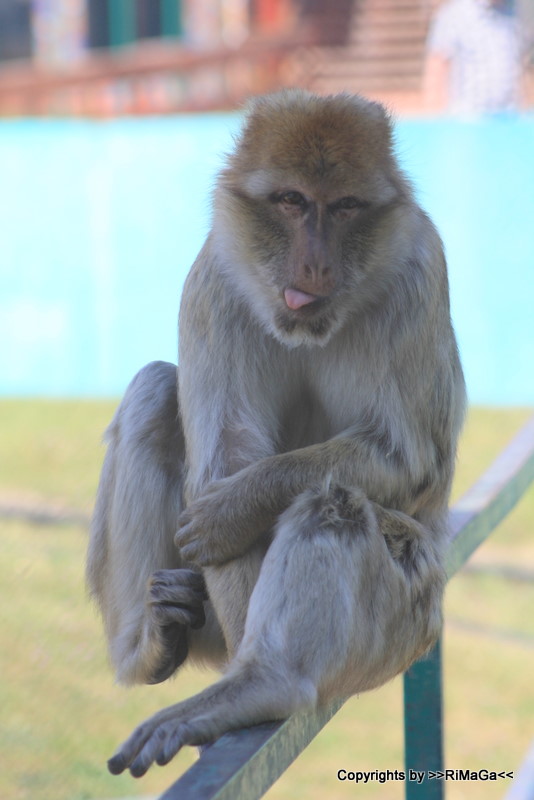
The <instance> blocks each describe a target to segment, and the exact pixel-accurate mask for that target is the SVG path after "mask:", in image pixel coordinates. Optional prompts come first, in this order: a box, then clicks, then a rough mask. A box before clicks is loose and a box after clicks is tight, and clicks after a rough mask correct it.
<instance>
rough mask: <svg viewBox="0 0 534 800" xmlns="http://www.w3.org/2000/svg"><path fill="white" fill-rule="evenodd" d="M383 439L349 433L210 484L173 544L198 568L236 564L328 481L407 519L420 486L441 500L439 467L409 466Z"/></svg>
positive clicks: (444, 483) (183, 520)
mask: <svg viewBox="0 0 534 800" xmlns="http://www.w3.org/2000/svg"><path fill="white" fill-rule="evenodd" d="M387 440H388V437H376V436H375V437H374V439H373V437H365V436H363V435H358V434H356V433H355V432H354V431H347V432H346V433H345V434H343V435H340V436H337V437H335V438H334V439H330V440H328V441H327V442H323V443H321V444H317V445H312V446H310V447H304V448H301V449H298V450H293V451H291V452H288V453H282V454H280V455H275V456H270V457H268V458H264V459H261V460H260V461H258V462H256V463H254V464H251V465H250V466H248V467H246V468H244V469H242V470H240V471H239V472H237V473H235V474H234V475H231V476H230V477H228V478H224V479H222V480H218V481H214V482H213V483H211V484H210V485H209V486H208V487H207V488H206V491H205V492H203V493H202V495H200V496H199V497H198V498H197V499H196V500H195V501H194V502H193V503H191V504H190V505H189V506H188V508H187V509H186V510H185V511H184V512H183V513H182V514H181V516H180V518H179V525H180V529H179V531H178V533H177V534H176V537H175V543H176V544H177V546H178V547H179V548H180V551H181V555H182V557H183V558H184V560H185V561H187V562H192V563H196V564H198V565H200V566H208V565H214V564H221V563H224V562H226V561H230V560H231V559H233V558H237V557H238V556H240V555H242V554H243V553H244V552H246V550H248V548H249V547H250V546H251V545H252V544H253V543H254V542H255V541H256V539H257V538H258V537H259V536H260V535H261V534H262V533H264V532H265V531H267V530H269V529H270V528H271V527H272V526H273V524H274V522H275V520H276V518H277V517H278V515H279V514H281V513H282V512H283V511H284V510H285V509H286V508H287V507H288V506H289V505H290V503H291V501H292V500H293V498H294V497H295V496H296V495H297V494H299V493H300V492H302V491H304V490H305V489H307V488H309V487H317V486H320V485H321V484H322V483H323V482H324V481H325V480H328V479H332V480H333V481H335V482H336V483H339V484H341V485H345V486H348V487H356V486H358V487H361V488H362V489H363V490H364V491H365V492H366V493H367V494H368V496H369V498H370V499H372V500H374V501H376V502H378V503H380V504H383V505H385V506H386V507H390V508H397V509H401V510H404V511H407V512H408V513H414V510H415V509H416V508H417V499H418V494H420V493H421V491H422V490H421V487H422V486H423V484H424V485H425V487H426V486H427V485H430V486H436V487H437V488H438V492H437V493H438V494H439V495H440V500H441V495H442V494H444V493H445V490H446V486H447V485H448V477H447V476H444V475H443V474H440V471H439V470H438V468H437V467H434V468H433V471H431V470H432V466H431V465H427V467H426V469H425V468H424V466H423V465H422V464H419V463H417V460H416V459H412V462H411V463H410V459H409V457H408V456H407V454H406V453H401V452H400V451H399V450H397V449H395V448H394V447H392V448H391V449H390V448H389V445H386V444H385V443H386V442H387ZM414 449H415V448H414ZM443 469H446V468H444V467H442V471H443ZM442 487H443V488H442ZM441 489H442V491H440V490H441Z"/></svg>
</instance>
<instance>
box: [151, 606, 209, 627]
mask: <svg viewBox="0 0 534 800" xmlns="http://www.w3.org/2000/svg"><path fill="white" fill-rule="evenodd" d="M152 608H153V611H154V614H155V617H156V620H157V622H158V623H159V624H160V625H172V624H173V623H176V622H177V623H178V624H179V625H186V626H188V627H189V628H194V629H197V628H202V626H203V625H204V623H205V622H206V614H205V612H204V606H203V604H202V603H200V604H199V605H190V606H186V605H171V604H164V603H162V604H154V605H153V606H152Z"/></svg>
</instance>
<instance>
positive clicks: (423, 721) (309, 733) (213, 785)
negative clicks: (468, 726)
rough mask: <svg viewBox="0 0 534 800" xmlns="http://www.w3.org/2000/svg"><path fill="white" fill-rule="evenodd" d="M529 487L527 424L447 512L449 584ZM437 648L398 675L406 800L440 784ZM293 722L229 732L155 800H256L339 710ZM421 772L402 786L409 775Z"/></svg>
mask: <svg viewBox="0 0 534 800" xmlns="http://www.w3.org/2000/svg"><path fill="white" fill-rule="evenodd" d="M532 480H534V417H532V418H531V419H530V420H529V422H528V423H527V424H526V425H525V426H524V427H523V428H522V429H521V430H520V431H519V433H518V434H517V435H516V436H515V437H514V438H513V439H512V441H511V442H510V444H509V445H508V446H507V447H506V448H505V450H504V451H503V452H502V453H501V455H500V456H499V457H498V458H497V459H496V460H495V461H494V463H493V464H492V465H491V467H490V468H489V469H488V470H487V471H486V472H485V473H484V474H483V475H482V477H481V478H480V479H479V480H478V481H477V482H476V483H475V484H474V486H473V487H472V488H471V489H470V490H469V491H468V492H467V493H466V494H465V495H464V496H463V497H462V498H461V500H459V502H458V503H456V504H455V506H454V508H453V509H452V510H451V512H450V515H449V528H450V531H451V541H450V547H449V551H448V553H447V558H446V570H447V575H448V577H449V578H450V577H451V576H452V575H453V574H454V573H455V572H456V571H457V570H458V569H459V568H460V567H461V566H462V564H463V563H464V562H465V561H466V560H467V559H468V558H469V556H470V555H471V553H472V552H473V551H474V550H475V549H476V547H477V546H478V545H479V544H480V542H482V541H483V540H484V539H485V538H487V536H488V535H489V534H490V533H491V531H492V530H493V529H494V528H495V527H496V526H497V525H498V523H499V522H500V521H501V520H502V519H503V517H504V516H506V514H507V513H508V512H509V511H510V509H511V508H512V507H513V506H514V505H515V504H516V503H517V501H518V500H519V498H520V497H521V495H522V494H523V493H524V492H525V491H526V489H527V488H528V486H529V484H530V483H531V482H532ZM441 681H442V679H441V641H440V642H438V644H437V645H436V646H435V647H434V649H433V650H432V651H431V653H430V655H429V657H428V658H427V659H421V660H420V661H418V662H416V663H415V664H414V665H413V666H412V667H411V668H410V670H409V671H408V672H407V673H406V675H405V679H404V691H405V707H406V710H405V736H406V756H405V761H406V768H407V770H408V773H407V775H406V796H407V798H408V800H422V798H424V800H442V798H443V789H444V784H443V781H441V780H437V779H429V777H428V773H429V771H435V772H439V771H440V770H441V769H442V768H443V739H442V735H443V734H442V682H441ZM343 703H344V701H338V702H336V703H334V704H332V705H331V706H329V707H328V708H325V709H320V710H318V711H309V712H306V713H301V714H295V715H294V716H292V717H290V718H289V719H288V720H286V721H285V722H276V723H266V724H264V725H257V726H255V727H253V728H247V729H243V730H240V731H233V732H230V733H227V734H225V736H223V737H221V739H219V740H218V741H217V742H216V743H215V744H214V745H212V747H210V748H209V749H208V750H207V751H206V752H205V753H204V754H203V755H202V757H201V758H200V759H199V760H198V761H197V762H196V764H194V765H193V766H192V767H191V768H190V769H189V770H188V772H186V773H185V774H184V775H183V776H182V777H181V778H179V779H178V780H177V781H176V782H175V783H174V784H173V785H172V786H171V787H170V788H169V789H168V790H167V791H166V792H165V794H163V795H162V797H161V800H178V798H180V800H187V799H188V798H191V800H193V799H194V800H236V798H238V797H241V798H247V800H257V798H259V797H261V796H262V794H263V793H264V792H265V791H266V790H267V789H268V788H269V786H271V785H272V784H273V783H274V782H275V780H277V778H279V777H280V775H281V774H282V773H283V772H284V771H285V769H286V768H287V767H288V766H289V764H291V762H292V761H293V760H294V759H295V758H296V757H297V756H298V755H299V753H300V752H302V750H304V748H305V747H306V746H307V745H308V744H309V742H310V741H311V740H312V739H313V738H314V736H316V734H317V733H318V732H319V731H320V730H321V728H322V727H323V726H324V725H325V724H326V723H327V722H328V721H329V720H330V718H331V717H332V716H333V715H334V714H335V713H336V712H337V711H338V710H339V708H341V706H342V705H343ZM410 769H414V770H419V771H420V772H423V771H424V772H425V776H424V780H423V781H422V782H421V784H417V780H412V781H410V780H409V778H410V773H409V770H410Z"/></svg>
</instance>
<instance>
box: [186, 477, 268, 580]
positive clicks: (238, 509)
mask: <svg viewBox="0 0 534 800" xmlns="http://www.w3.org/2000/svg"><path fill="white" fill-rule="evenodd" d="M243 506H244V504H243V501H242V491H241V480H240V476H239V473H236V474H235V475H231V476H230V477H228V478H222V479H221V480H218V481H213V483H210V484H209V485H208V486H207V487H206V489H205V491H204V492H203V494H201V495H200V497H198V498H197V499H196V500H194V501H193V502H192V503H191V504H190V505H189V506H188V507H187V508H186V509H185V511H184V512H183V513H182V514H181V515H180V517H179V519H178V524H179V526H180V527H179V530H178V532H177V534H176V535H175V537H174V543H175V544H176V546H177V547H178V548H179V550H180V555H181V557H182V558H183V560H184V561H185V562H187V563H191V564H197V565H198V566H200V567H208V566H215V565H218V564H224V563H225V562H227V561H231V560H232V559H234V558H238V557H239V556H241V555H243V553H245V552H246V551H247V550H248V549H249V547H250V546H251V545H252V544H253V543H254V541H255V540H256V539H257V538H258V536H259V535H260V533H261V530H259V529H258V528H257V527H256V526H254V524H250V520H249V517H248V516H247V513H246V509H244V508H243Z"/></svg>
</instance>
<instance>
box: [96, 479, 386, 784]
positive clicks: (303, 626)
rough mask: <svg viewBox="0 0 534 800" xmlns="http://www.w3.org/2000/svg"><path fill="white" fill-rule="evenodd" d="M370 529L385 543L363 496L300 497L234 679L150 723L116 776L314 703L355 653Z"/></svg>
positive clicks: (250, 619)
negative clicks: (358, 587)
mask: <svg viewBox="0 0 534 800" xmlns="http://www.w3.org/2000/svg"><path fill="white" fill-rule="evenodd" d="M363 504H365V507H364V508H362V505H363ZM369 524H374V527H375V531H374V533H375V535H376V536H377V537H378V536H379V534H378V533H377V531H376V522H373V517H372V509H371V504H370V503H369V502H368V501H367V500H366V499H365V498H364V497H363V495H362V493H361V492H358V491H356V492H355V493H350V492H347V491H346V490H342V489H335V490H332V491H326V492H321V493H319V492H306V493H304V495H301V497H299V498H297V500H296V501H295V502H294V503H293V504H292V506H291V507H290V509H288V511H287V512H286V513H285V514H284V515H282V517H281V519H280V522H279V524H278V526H277V531H276V535H275V538H274V541H273V543H272V544H271V547H270V548H269V551H268V553H267V555H266V556H265V559H264V561H263V565H262V567H261V570H260V574H259V578H258V580H257V583H256V585H255V587H254V590H253V592H252V596H251V599H250V606H249V611H248V616H247V621H246V627H245V634H244V637H243V641H242V642H241V645H240V647H239V649H238V652H237V655H236V657H235V659H234V660H233V662H232V663H231V664H230V668H229V671H228V673H227V675H226V676H225V677H224V678H223V679H222V680H220V681H219V682H218V683H216V684H214V685H213V686H211V687H209V688H208V689H206V690H205V691H203V692H201V693H200V694H198V695H196V696H195V697H193V698H191V699H189V700H186V701H185V702H183V703H179V704H178V705H175V706H172V707H170V708H168V709H164V710H163V711H161V712H159V713H158V714H156V715H155V716H154V717H152V718H151V719H149V720H147V721H146V722H145V723H143V724H142V725H141V726H140V727H139V728H138V729H137V730H136V731H135V732H134V733H133V735H132V736H131V737H130V739H128V741H127V742H125V743H124V745H123V746H122V747H121V748H120V749H119V751H118V752H117V754H116V755H115V756H114V757H113V758H112V759H111V761H110V765H109V766H110V769H111V771H112V772H114V773H116V772H121V771H123V770H124V769H126V768H128V767H129V768H130V769H131V771H132V774H134V775H135V776H139V775H142V774H144V772H146V770H147V769H148V768H149V766H150V765H151V764H152V763H153V762H154V761H157V762H158V763H160V764H163V763H167V762H168V761H169V760H170V759H171V758H172V757H173V756H174V754H175V753H176V752H177V751H178V750H179V749H180V747H182V746H183V745H184V744H203V743H205V742H208V741H213V740H214V739H216V738H217V737H218V736H220V735H221V734H223V733H224V732H226V731H228V730H231V729H233V728H237V727H241V726H249V725H253V724H255V723H258V722H261V721H265V720H272V719H280V718H285V717H287V716H288V715H289V714H291V713H293V712H294V711H296V710H298V709H299V708H303V707H309V706H312V705H314V703H315V702H316V700H317V695H318V689H320V687H321V685H322V684H323V683H324V682H325V681H328V680H331V679H332V678H334V677H335V676H336V674H338V673H339V670H340V668H341V667H342V666H343V664H345V663H346V662H347V660H348V658H349V656H350V655H351V653H350V643H351V635H352V633H351V632H352V629H353V627H354V619H353V614H354V602H353V592H352V588H351V587H352V584H353V583H354V581H355V580H356V581H358V574H357V570H358V564H357V562H355V558H357V553H358V551H359V549H360V544H359V542H358V539H359V538H360V537H361V536H362V535H365V534H364V533H363V528H364V527H365V526H367V525H369ZM380 541H381V543H382V547H383V555H384V556H385V557H387V558H390V557H389V555H388V554H387V548H386V547H385V544H384V541H383V539H381V540H380ZM355 554H356V555H355ZM223 569H224V568H221V573H222V570H223Z"/></svg>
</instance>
